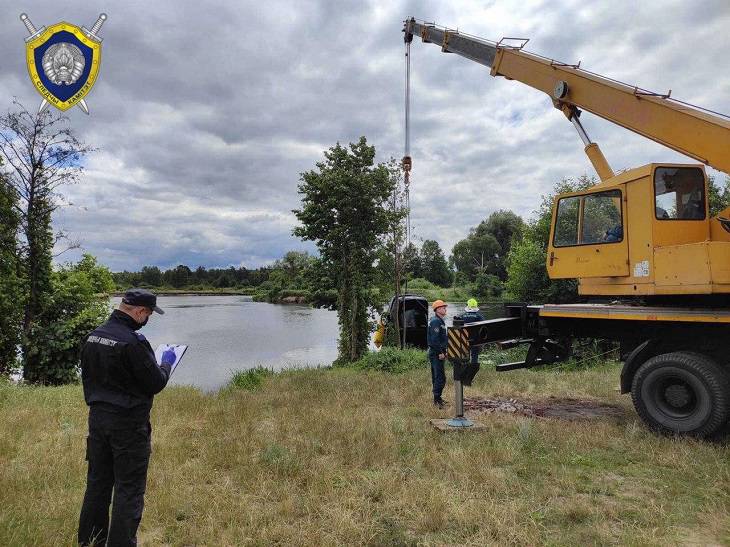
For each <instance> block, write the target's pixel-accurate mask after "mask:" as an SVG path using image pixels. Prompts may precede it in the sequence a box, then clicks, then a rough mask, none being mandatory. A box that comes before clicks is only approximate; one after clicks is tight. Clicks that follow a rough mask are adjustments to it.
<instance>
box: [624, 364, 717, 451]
mask: <svg viewBox="0 0 730 547" xmlns="http://www.w3.org/2000/svg"><path fill="white" fill-rule="evenodd" d="M631 399H632V400H633V402H634V407H636V412H638V413H639V416H640V417H641V419H642V420H643V421H644V422H645V423H646V424H647V425H648V426H649V427H650V428H651V429H653V430H655V431H658V432H660V433H664V434H672V433H674V434H683V435H694V436H698V437H711V436H713V435H715V434H717V433H718V432H719V431H720V430H722V428H723V427H724V426H725V424H727V422H728V416H730V381H729V380H728V374H727V373H726V372H725V371H724V370H723V369H722V367H720V365H718V364H717V363H716V362H715V361H713V360H712V359H711V358H709V357H707V356H705V355H702V354H699V353H693V352H681V351H679V352H674V353H665V354H662V355H657V356H656V357H652V358H651V359H649V360H647V361H646V362H645V363H644V364H643V365H641V367H639V370H637V371H636V374H635V375H634V380H633V382H632V384H631Z"/></svg>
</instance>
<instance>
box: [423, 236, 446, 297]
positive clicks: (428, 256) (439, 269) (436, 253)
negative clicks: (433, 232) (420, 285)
mask: <svg viewBox="0 0 730 547" xmlns="http://www.w3.org/2000/svg"><path fill="white" fill-rule="evenodd" d="M420 255H421V268H422V275H423V277H424V278H426V279H428V280H429V281H430V282H431V283H435V284H436V285H438V286H440V287H448V286H450V285H451V282H452V278H453V275H452V273H451V268H449V264H448V262H446V257H445V256H444V252H443V251H442V250H441V247H440V246H439V244H438V242H436V241H434V240H433V239H427V240H426V241H424V242H423V246H422V247H421V253H420Z"/></svg>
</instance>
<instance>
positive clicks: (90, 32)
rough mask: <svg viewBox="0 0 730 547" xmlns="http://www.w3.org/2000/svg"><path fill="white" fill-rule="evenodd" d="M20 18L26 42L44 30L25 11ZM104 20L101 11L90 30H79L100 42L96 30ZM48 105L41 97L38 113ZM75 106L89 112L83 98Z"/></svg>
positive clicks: (44, 28) (104, 15)
mask: <svg viewBox="0 0 730 547" xmlns="http://www.w3.org/2000/svg"><path fill="white" fill-rule="evenodd" d="M20 20H21V21H23V24H24V25H25V28H27V29H28V32H29V33H30V36H28V37H27V38H26V39H25V41H26V43H27V42H30V41H31V40H34V39H35V38H37V37H38V35H40V34H41V33H42V32H43V31H44V30H46V27H41V28H40V29H36V28H35V25H34V24H33V23H31V21H30V19H29V18H28V15H27V14H25V13H21V14H20ZM104 21H106V13H102V14H100V15H99V18H98V19H97V20H96V23H94V25H93V26H92V27H91V30H89V29H87V28H86V27H81V32H83V33H84V36H86V37H87V38H88V39H89V40H92V41H94V42H96V43H97V44H101V38H100V37H99V35H98V32H99V31H100V30H101V26H102V25H103V24H104ZM48 105H49V103H48V101H47V100H46V99H43V101H42V102H41V105H40V106H39V107H38V113H39V114H40V113H41V112H43V111H44V110H45V109H46V108H48ZM76 106H78V107H79V108H80V109H81V110H83V111H84V113H86V114H88V113H89V106H88V105H87V104H86V101H85V100H84V99H81V100H79V104H78V105H76Z"/></svg>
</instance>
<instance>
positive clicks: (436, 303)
mask: <svg viewBox="0 0 730 547" xmlns="http://www.w3.org/2000/svg"><path fill="white" fill-rule="evenodd" d="M447 305H448V304H446V302H444V301H443V300H436V301H435V302H434V303H433V304H431V307H432V308H433V309H434V310H435V309H436V308H440V307H441V306H447Z"/></svg>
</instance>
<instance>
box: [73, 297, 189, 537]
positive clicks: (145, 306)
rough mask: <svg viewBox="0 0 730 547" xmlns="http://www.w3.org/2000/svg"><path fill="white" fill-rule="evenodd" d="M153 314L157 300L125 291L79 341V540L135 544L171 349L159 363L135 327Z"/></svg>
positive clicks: (168, 374)
mask: <svg viewBox="0 0 730 547" xmlns="http://www.w3.org/2000/svg"><path fill="white" fill-rule="evenodd" d="M153 312H157V313H164V312H163V311H162V310H161V309H160V308H158V307H157V297H156V296H155V295H154V294H153V293H151V292H149V291H146V290H144V289H130V290H128V291H127V292H126V293H125V295H124V298H123V299H122V303H121V304H119V307H118V309H116V310H114V311H113V312H112V314H111V317H109V319H108V320H107V322H106V323H104V324H103V325H101V326H99V327H97V329H96V330H94V331H93V332H92V333H91V334H89V335H88V336H87V337H86V340H85V341H84V346H83V349H82V352H81V377H82V380H83V384H84V399H85V400H86V404H88V405H89V437H88V440H87V445H86V459H87V460H88V462H89V470H88V475H87V482H86V494H85V495H84V503H83V505H82V507H81V517H80V519H79V537H78V539H79V543H80V544H81V545H104V544H105V543H106V542H107V541H108V543H107V545H110V546H112V545H114V546H117V545H125V546H126V545H136V544H137V528H138V526H139V522H140V520H141V518H142V508H143V506H144V492H145V485H146V483H147V465H148V463H149V458H150V451H151V448H150V447H151V433H152V428H151V426H150V422H149V418H150V410H151V409H152V399H153V396H154V394H155V393H159V392H160V391H162V389H163V388H164V387H165V385H166V384H167V380H168V379H169V377H170V368H171V366H172V364H173V363H174V362H175V353H174V351H168V352H165V354H164V355H163V357H162V364H161V365H159V366H158V365H157V360H156V359H155V354H154V352H153V351H152V347H151V346H150V344H149V342H148V341H147V339H146V338H145V337H144V336H143V335H141V334H139V333H138V332H136V331H137V330H138V329H140V328H141V327H143V326H144V325H145V324H146V323H147V320H148V319H149V317H150V315H152V313H153ZM112 489H113V490H114V504H113V507H112V514H111V522H110V521H109V504H110V502H111V497H112Z"/></svg>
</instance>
